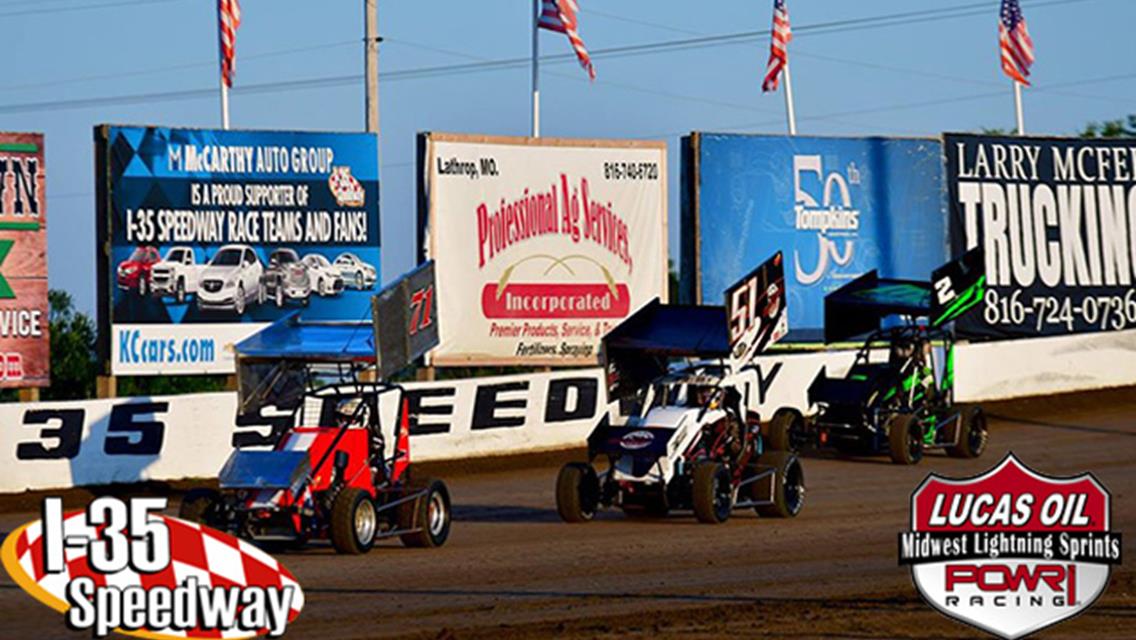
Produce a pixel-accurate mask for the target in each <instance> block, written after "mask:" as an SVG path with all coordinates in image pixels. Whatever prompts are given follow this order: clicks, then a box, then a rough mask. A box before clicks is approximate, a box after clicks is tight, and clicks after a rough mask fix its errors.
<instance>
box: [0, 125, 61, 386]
mask: <svg viewBox="0 0 1136 640" xmlns="http://www.w3.org/2000/svg"><path fill="white" fill-rule="evenodd" d="M46 174H47V169H46V167H45V166H44V157H43V134H40V133H0V387H46V386H49V385H50V384H51V357H50V350H51V342H50V337H49V335H48V302H47V202H46V195H47V192H46V191H45V189H44V184H45V178H46Z"/></svg>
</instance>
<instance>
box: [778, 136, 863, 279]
mask: <svg viewBox="0 0 1136 640" xmlns="http://www.w3.org/2000/svg"><path fill="white" fill-rule="evenodd" d="M859 183H860V170H859V169H857V168H856V165H855V164H850V165H848V171H847V177H846V176H845V175H844V174H842V173H840V172H839V171H831V172H829V173H828V174H827V175H826V174H825V172H824V165H823V162H822V161H821V156H819V155H799V156H793V215H794V220H795V228H796V229H797V231H814V232H816V239H817V262H816V264H815V265H814V266H813V267H812V268H804V267H802V266H801V255H800V253H799V252H797V251H794V252H793V262H794V264H795V266H796V273H797V282H799V283H801V284H806V285H809V284H814V283H816V282H818V281H820V280H821V279H822V278H824V277H825V275H827V274H828V272H829V269H830V267H829V261H831V262H832V263H834V264H835V266H839V267H843V266H847V265H848V264H850V263H851V262H852V257H853V255H852V252H853V250H854V241H855V238H856V236H857V235H858V232H859V230H860V210H859V209H856V208H853V206H852V194H851V192H850V190H849V188H848V185H849V184H859ZM812 185H819V186H820V191H819V192H818V191H816V188H815V186H812Z"/></svg>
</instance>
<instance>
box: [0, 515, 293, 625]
mask: <svg viewBox="0 0 1136 640" xmlns="http://www.w3.org/2000/svg"><path fill="white" fill-rule="evenodd" d="M166 506H167V505H166V499H165V498H132V499H130V500H126V501H123V500H120V499H118V498H112V497H101V498H97V499H95V500H94V501H92V502H91V504H90V505H89V506H88V507H87V509H85V510H82V511H72V512H68V513H64V512H63V508H62V500H61V499H60V498H57V497H48V498H45V499H44V503H43V511H42V514H43V515H42V517H41V518H40V519H38V520H33V521H32V522H29V523H27V524H25V525H23V526H21V527H19V528H17V529H16V530H15V531H13V532H12V533H11V534H9V535H8V537H7V538H6V539H5V540H4V544H3V547H0V559H2V561H3V564H4V568H5V569H6V570H7V571H8V575H10V576H11V577H12V579H13V580H14V581H15V582H16V584H17V585H19V587H20V588H21V589H23V590H24V591H25V592H27V593H28V594H29V595H30V596H32V597H33V598H35V599H36V600H38V601H40V602H42V603H43V604H45V605H47V606H49V607H51V608H52V609H55V610H56V611H58V612H60V613H62V614H64V617H65V622H66V625H67V626H68V628H70V629H73V630H83V631H87V632H88V633H90V634H91V636H92V637H95V638H101V637H105V636H107V635H109V634H110V633H112V632H114V633H119V634H123V635H128V636H136V637H140V638H222V637H223V638H252V637H255V636H260V635H268V636H271V637H276V636H280V635H283V634H284V632H285V631H286V629H287V626H288V624H289V623H290V622H291V621H292V620H295V618H296V616H298V615H299V613H300V610H301V609H302V608H303V606H304V596H303V592H302V590H301V589H300V585H299V584H298V583H297V582H296V579H295V577H294V576H293V575H292V574H291V572H289V571H288V570H287V569H285V568H284V567H283V566H282V565H281V564H280V563H279V562H278V561H276V559H274V558H273V557H272V556H270V555H268V554H267V553H265V552H264V551H261V550H260V549H259V548H257V547H256V546H254V545H252V544H251V543H248V542H245V541H243V540H239V539H237V538H234V537H233V536H230V535H228V534H226V533H222V532H220V531H216V530H214V529H211V528H209V527H205V526H201V525H199V524H196V523H191V522H186V521H184V520H180V519H177V518H171V517H168V516H165V515H163V514H162V513H161V511H163V510H165V508H166Z"/></svg>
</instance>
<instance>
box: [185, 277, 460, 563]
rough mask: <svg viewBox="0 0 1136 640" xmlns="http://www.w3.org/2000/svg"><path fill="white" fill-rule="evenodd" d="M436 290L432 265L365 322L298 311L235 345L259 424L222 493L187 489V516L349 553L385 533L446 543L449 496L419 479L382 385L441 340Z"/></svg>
mask: <svg viewBox="0 0 1136 640" xmlns="http://www.w3.org/2000/svg"><path fill="white" fill-rule="evenodd" d="M433 286H434V284H433V265H432V263H427V264H425V265H423V266H421V267H419V268H418V269H416V270H415V271H412V272H411V273H410V274H408V275H407V276H405V277H404V278H402V279H401V280H399V281H397V282H396V283H395V284H393V285H391V286H389V287H387V288H386V289H384V290H383V291H381V292H380V293H379V294H378V295H376V296H375V297H374V298H373V301H372V321H371V322H369V323H367V322H357V323H326V322H305V321H304V320H303V319H302V318H301V317H300V316H299V314H292V315H290V316H287V317H285V318H283V319H281V320H280V321H278V322H276V323H273V324H272V325H270V326H268V327H266V328H265V329H264V330H262V331H260V332H258V333H256V334H254V335H252V336H250V337H249V338H247V339H245V340H243V341H241V342H240V343H238V344H237V345H236V352H237V365H238V366H237V371H238V416H237V424H238V426H241V427H255V428H252V429H242V430H240V431H238V432H237V433H236V434H234V436H233V445H234V448H235V449H234V451H233V453H232V454H231V455H230V457H229V459H228V461H227V462H226V463H225V466H224V467H223V468H222V470H221V472H220V474H219V484H220V488H221V492H212V493H206V492H202V493H199V494H197V495H187V497H186V500H184V501H183V504H182V515H183V517H188V518H189V519H194V520H199V521H203V522H205V523H206V524H210V525H212V526H216V527H218V528H224V529H227V530H229V531H232V532H233V533H235V534H237V535H241V536H243V537H246V538H249V539H252V540H255V541H258V542H295V543H303V542H307V541H308V540H311V539H320V538H326V539H330V541H331V542H332V544H333V545H334V546H335V548H336V550H337V551H340V552H343V553H363V552H366V551H367V550H369V549H370V547H371V545H372V544H373V543H374V541H375V540H377V539H379V538H383V537H389V536H400V537H401V538H402V540H403V542H404V543H406V544H408V545H410V546H438V545H440V544H442V543H443V542H444V541H445V538H446V536H447V535H448V530H449V494H448V491H447V490H446V488H445V485H444V484H442V483H441V482H439V481H434V482H418V483H414V482H412V481H411V478H410V473H409V471H410V439H409V415H408V407H407V404H406V401H405V399H404V398H403V393H402V387H400V386H399V385H398V384H395V383H392V382H388V381H385V379H388V378H389V376H390V375H392V374H393V373H395V372H397V371H398V370H400V369H401V368H403V367H404V366H405V365H406V364H408V363H409V362H410V361H411V360H413V359H415V358H417V357H418V356H420V355H422V354H423V353H425V351H427V350H428V349H430V348H432V347H433V346H434V345H436V344H437V335H438V334H437V316H436V308H435V307H434V306H433V302H432V296H433ZM423 293H424V294H425V295H420V294H423ZM266 427H267V431H266V430H265V428H266ZM384 430H386V431H389V435H390V438H389V441H390V443H393V447H392V448H390V449H388V437H387V433H384ZM258 447H259V448H258ZM265 447H267V449H265Z"/></svg>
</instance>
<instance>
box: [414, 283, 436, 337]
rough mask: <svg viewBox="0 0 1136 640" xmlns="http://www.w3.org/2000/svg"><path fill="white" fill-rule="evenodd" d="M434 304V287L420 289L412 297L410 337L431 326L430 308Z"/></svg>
mask: <svg viewBox="0 0 1136 640" xmlns="http://www.w3.org/2000/svg"><path fill="white" fill-rule="evenodd" d="M433 303H434V285H430V286H429V287H426V288H425V289H419V290H418V291H415V292H414V293H413V294H411V296H410V308H411V309H412V311H411V312H410V329H409V332H410V335H414V334H416V333H418V330H419V329H425V328H426V327H429V326H430V307H431V306H432V305H433Z"/></svg>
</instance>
